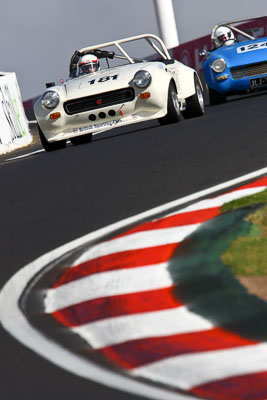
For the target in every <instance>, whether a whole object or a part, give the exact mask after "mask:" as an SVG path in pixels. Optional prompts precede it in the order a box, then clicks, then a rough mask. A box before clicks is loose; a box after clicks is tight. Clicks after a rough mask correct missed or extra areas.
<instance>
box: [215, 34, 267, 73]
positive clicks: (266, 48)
mask: <svg viewBox="0 0 267 400" xmlns="http://www.w3.org/2000/svg"><path fill="white" fill-rule="evenodd" d="M215 58H223V59H224V60H225V61H226V63H227V66H228V67H234V66H239V65H246V64H251V63H257V62H264V61H266V59H267V37H264V38H261V39H258V40H248V41H245V42H239V43H235V44H234V45H232V46H225V47H222V48H219V49H216V50H214V51H212V52H210V56H209V58H208V60H207V61H208V62H209V64H210V63H212V61H213V60H214V59H215Z"/></svg>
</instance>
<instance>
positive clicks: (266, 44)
mask: <svg viewBox="0 0 267 400" xmlns="http://www.w3.org/2000/svg"><path fill="white" fill-rule="evenodd" d="M266 48H267V41H266V42H259V43H251V44H247V45H245V46H240V47H237V53H247V52H249V51H254V50H262V49H266Z"/></svg>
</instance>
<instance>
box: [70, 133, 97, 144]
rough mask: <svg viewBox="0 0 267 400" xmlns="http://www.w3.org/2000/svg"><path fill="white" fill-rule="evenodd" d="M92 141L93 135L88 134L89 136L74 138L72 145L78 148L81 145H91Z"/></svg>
mask: <svg viewBox="0 0 267 400" xmlns="http://www.w3.org/2000/svg"><path fill="white" fill-rule="evenodd" d="M91 140H92V133H88V134H87V135H82V136H77V137H72V138H71V139H70V141H71V143H72V144H73V145H74V146H77V145H79V144H84V143H89V142H91Z"/></svg>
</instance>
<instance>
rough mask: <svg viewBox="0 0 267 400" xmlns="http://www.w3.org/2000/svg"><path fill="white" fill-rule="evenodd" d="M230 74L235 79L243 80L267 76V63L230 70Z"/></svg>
mask: <svg viewBox="0 0 267 400" xmlns="http://www.w3.org/2000/svg"><path fill="white" fill-rule="evenodd" d="M230 72H231V75H232V78H233V79H242V78H247V77H253V76H258V75H265V74H267V62H266V61H264V62H261V63H257V64H249V65H244V66H240V67H233V68H231V69H230Z"/></svg>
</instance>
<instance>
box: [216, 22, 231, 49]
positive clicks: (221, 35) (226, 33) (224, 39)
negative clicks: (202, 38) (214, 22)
mask: <svg viewBox="0 0 267 400" xmlns="http://www.w3.org/2000/svg"><path fill="white" fill-rule="evenodd" d="M235 41H236V38H235V35H234V34H233V31H232V30H231V29H230V28H228V27H227V26H219V27H218V28H216V27H215V28H213V30H212V32H211V42H212V44H213V48H215V49H218V48H219V47H222V46H231V45H232V44H234V42H235Z"/></svg>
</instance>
